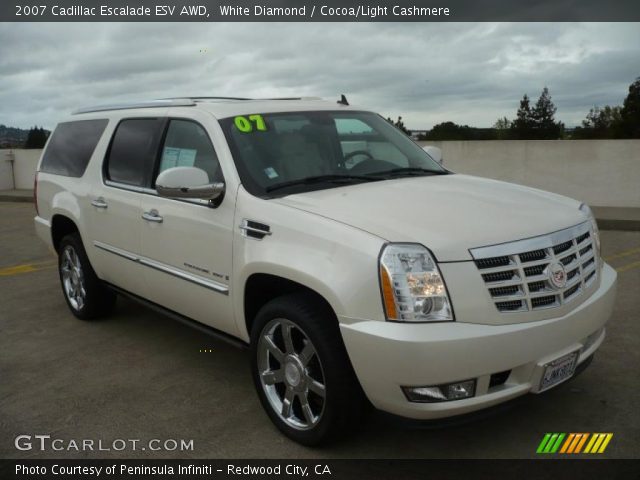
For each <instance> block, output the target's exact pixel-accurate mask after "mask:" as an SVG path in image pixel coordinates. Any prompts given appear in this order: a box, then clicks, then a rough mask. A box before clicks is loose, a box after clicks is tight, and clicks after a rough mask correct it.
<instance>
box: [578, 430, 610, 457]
mask: <svg viewBox="0 0 640 480" xmlns="http://www.w3.org/2000/svg"><path fill="white" fill-rule="evenodd" d="M612 438H613V433H594V434H593V436H592V437H591V440H590V441H589V444H588V445H587V448H586V449H585V450H584V453H604V451H605V449H606V448H607V445H609V442H610V441H611V439H612Z"/></svg>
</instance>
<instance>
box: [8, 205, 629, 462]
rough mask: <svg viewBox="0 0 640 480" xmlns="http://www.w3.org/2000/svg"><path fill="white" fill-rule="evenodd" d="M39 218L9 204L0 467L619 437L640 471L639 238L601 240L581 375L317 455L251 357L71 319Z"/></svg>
mask: <svg viewBox="0 0 640 480" xmlns="http://www.w3.org/2000/svg"><path fill="white" fill-rule="evenodd" d="M33 216H34V209H33V205H32V204H27V203H22V204H21V203H0V457H2V458H123V457H126V458H181V457H184V458H529V457H531V458H532V457H535V456H536V454H535V450H536V448H537V446H538V444H539V443H540V441H541V439H542V437H543V436H544V434H545V433H546V432H567V433H569V432H610V433H613V438H612V440H611V442H610V444H609V446H608V447H607V450H606V451H605V453H604V454H602V455H599V457H600V458H602V457H608V458H638V457H640V408H638V405H640V375H639V374H638V366H639V365H640V232H617V231H603V232H601V236H602V244H603V256H604V257H605V258H606V259H607V261H608V262H609V263H610V264H611V265H613V266H614V267H615V268H616V269H617V270H618V275H619V276H618V280H619V285H618V300H617V304H616V308H615V311H614V314H613V318H612V319H611V322H610V323H609V326H608V334H607V338H606V339H605V342H604V344H603V345H602V347H601V348H600V350H599V351H598V353H597V354H596V356H595V359H594V361H593V363H592V364H591V366H590V367H589V368H588V369H587V370H586V371H585V372H584V373H583V374H582V375H580V376H578V377H577V378H575V379H573V380H571V381H570V382H568V383H566V384H564V385H562V386H560V387H558V388H556V389H553V390H551V391H549V392H547V393H546V394H544V395H528V396H525V397H523V398H521V399H520V400H519V401H516V402H514V403H512V404H509V405H508V406H507V407H505V408H501V409H498V410H497V411H492V412H490V414H488V415H484V416H480V417H478V418H473V419H466V420H465V421H464V422H440V423H435V424H434V423H416V422H408V423H407V422H401V421H398V420H397V419H393V418H388V417H387V416H385V415H382V414H379V413H376V412H373V413H371V414H370V415H368V416H367V419H366V421H365V423H364V425H363V426H362V429H361V430H360V431H359V432H358V433H357V434H356V435H354V436H352V437H350V438H348V439H345V440H344V441H342V442H340V443H338V444H335V445H332V446H330V447H325V448H321V449H310V448H306V447H302V446H300V445H297V444H295V443H293V442H291V441H289V440H288V439H287V438H285V437H283V436H282V435H281V434H280V433H279V432H278V431H277V430H276V429H275V427H273V426H272V424H271V422H270V421H269V420H268V418H267V416H266V414H265V413H264V412H263V410H262V408H261V406H260V404H259V401H258V398H257V396H256V395H255V393H254V390H253V385H252V382H251V378H250V374H249V362H248V357H247V352H245V351H242V350H239V349H235V348H234V347H231V346H228V345H226V344H224V343H221V342H219V341H217V340H213V339H212V338H210V337H208V336H205V335H203V334H201V333H199V332H197V331H195V330H192V329H190V328H188V327H186V326H184V325H182V324H180V323H177V322H175V321H173V320H171V319H169V318H166V317H164V316H161V315H159V314H157V313H155V312H153V311H151V310H147V309H145V308H143V307H141V306H139V305H137V304H135V303H132V302H131V301H129V300H126V299H122V298H121V299H119V300H118V305H117V308H116V311H115V313H114V314H113V316H112V317H110V318H108V319H105V320H101V321H96V322H82V321H80V320H77V319H76V318H75V317H73V316H72V315H71V313H70V312H69V310H68V308H67V306H66V304H65V301H64V299H63V297H62V293H61V291H60V286H59V282H58V277H57V270H56V259H55V257H54V256H53V254H52V253H51V252H49V251H48V249H47V248H46V247H45V246H44V245H43V244H42V242H40V240H39V239H38V238H37V237H36V236H35V233H34V229H33V220H32V219H33ZM40 434H45V435H51V438H52V439H53V438H59V439H63V440H64V442H62V443H58V446H62V447H63V450H61V451H52V450H45V451H40V450H39V445H38V444H36V442H34V445H33V448H32V449H30V450H24V451H22V450H17V449H16V448H15V446H14V439H15V438H16V437H17V436H18V435H31V436H33V435H40ZM85 439H89V440H95V443H94V451H85V452H77V451H76V450H75V449H74V448H73V447H71V448H69V444H70V441H71V440H74V441H76V442H82V440H85ZM116 439H124V440H129V439H140V441H141V442H140V443H139V444H138V445H137V449H136V450H133V449H132V448H129V447H130V445H131V443H130V442H129V443H128V445H129V447H127V448H126V449H125V450H123V451H114V450H113V449H112V450H110V451H108V450H102V451H100V450H98V449H97V448H98V445H97V441H98V440H102V442H103V444H102V446H103V448H106V447H111V446H112V445H114V443H113V441H114V440H116ZM152 439H159V440H161V442H160V443H159V444H158V443H156V444H154V445H155V446H156V447H158V446H160V445H162V442H164V440H167V439H172V440H177V443H178V445H179V443H180V440H187V441H189V440H193V443H192V445H193V449H192V450H188V451H180V450H179V449H177V450H171V451H167V450H159V451H150V450H149V449H148V448H146V449H145V450H142V448H143V446H144V445H148V441H149V440H152ZM187 443H188V442H187ZM118 445H119V444H118ZM168 446H169V447H170V448H171V447H172V446H173V443H171V442H170V443H169V445H168Z"/></svg>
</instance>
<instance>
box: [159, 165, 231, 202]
mask: <svg viewBox="0 0 640 480" xmlns="http://www.w3.org/2000/svg"><path fill="white" fill-rule="evenodd" d="M156 190H157V192H158V195H160V196H161V197H169V198H200V199H204V200H215V199H216V198H218V197H220V195H222V194H223V193H224V183H222V182H219V183H209V175H207V172H205V171H204V170H202V169H200V168H196V167H173V168H168V169H166V170H165V171H163V172H162V173H161V174H160V175H158V178H157V179H156Z"/></svg>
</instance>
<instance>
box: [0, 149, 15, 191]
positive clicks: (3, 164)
mask: <svg viewBox="0 0 640 480" xmlns="http://www.w3.org/2000/svg"><path fill="white" fill-rule="evenodd" d="M12 152H13V151H12V150H0V190H11V189H13V167H12V166H11V160H12V159H13V154H12Z"/></svg>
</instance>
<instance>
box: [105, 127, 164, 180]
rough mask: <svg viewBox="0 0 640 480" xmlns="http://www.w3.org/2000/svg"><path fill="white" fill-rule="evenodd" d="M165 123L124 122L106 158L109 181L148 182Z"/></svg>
mask: <svg viewBox="0 0 640 480" xmlns="http://www.w3.org/2000/svg"><path fill="white" fill-rule="evenodd" d="M162 123H163V122H162V120H161V119H157V118H136V119H130V120H123V121H122V122H120V124H119V125H118V128H117V129H116V133H115V134H114V135H113V140H112V141H111V148H110V149H109V156H108V159H107V178H109V180H113V181H114V182H118V183H126V184H128V185H137V186H144V185H146V184H147V183H148V179H147V172H149V171H151V169H152V166H153V163H154V160H155V157H156V153H157V146H158V141H159V137H160V134H161V131H162V130H161V128H162Z"/></svg>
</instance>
